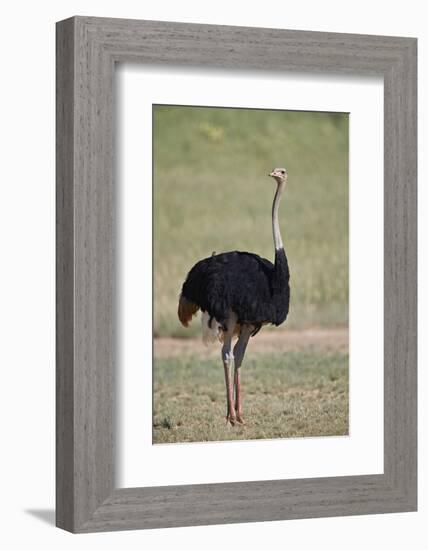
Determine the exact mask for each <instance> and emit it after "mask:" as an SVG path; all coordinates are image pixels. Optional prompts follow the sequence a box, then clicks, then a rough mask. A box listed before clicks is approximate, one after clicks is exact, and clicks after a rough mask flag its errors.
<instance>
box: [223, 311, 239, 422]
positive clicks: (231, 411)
mask: <svg viewBox="0 0 428 550" xmlns="http://www.w3.org/2000/svg"><path fill="white" fill-rule="evenodd" d="M235 325H236V317H235V316H231V317H230V318H229V320H228V322H227V332H225V333H224V343H223V347H222V349H221V357H222V359H223V366H224V378H225V381H226V397H227V415H226V423H227V422H230V423H231V425H232V426H234V425H235V423H236V412H235V404H234V401H233V380H232V377H231V370H232V364H233V352H232V338H233V331H234V329H235Z"/></svg>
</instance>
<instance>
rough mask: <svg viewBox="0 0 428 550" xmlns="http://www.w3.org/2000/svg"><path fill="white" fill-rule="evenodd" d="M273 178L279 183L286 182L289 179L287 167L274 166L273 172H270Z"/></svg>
mask: <svg viewBox="0 0 428 550" xmlns="http://www.w3.org/2000/svg"><path fill="white" fill-rule="evenodd" d="M269 176H271V177H272V178H274V179H275V180H276V182H277V183H278V184H279V183H286V181H287V170H286V169H285V168H274V169H273V170H272V172H271V173H270V174H269Z"/></svg>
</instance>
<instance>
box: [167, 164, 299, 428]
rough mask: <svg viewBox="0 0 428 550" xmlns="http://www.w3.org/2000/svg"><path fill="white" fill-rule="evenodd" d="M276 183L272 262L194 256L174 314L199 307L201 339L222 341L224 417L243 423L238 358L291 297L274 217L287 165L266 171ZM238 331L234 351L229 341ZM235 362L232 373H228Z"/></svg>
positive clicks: (188, 315)
mask: <svg viewBox="0 0 428 550" xmlns="http://www.w3.org/2000/svg"><path fill="white" fill-rule="evenodd" d="M269 176H271V177H272V178H273V179H274V180H275V181H276V183H277V188H276V193H275V198H274V200H273V204H272V232H273V242H274V246H275V263H274V264H272V263H271V262H270V261H269V260H267V259H265V258H261V257H260V256H258V255H257V254H252V253H251V252H239V251H234V252H225V253H222V254H215V253H213V255H212V256H210V257H209V258H205V259H203V260H200V261H199V262H197V263H196V264H195V265H194V266H193V267H192V269H191V270H190V271H189V273H188V275H187V278H186V280H185V281H184V284H183V287H182V290H181V294H180V299H179V303H178V318H179V319H180V322H181V323H182V325H183V326H185V327H187V326H188V325H189V321H190V320H191V319H192V317H193V315H195V314H196V312H197V311H198V309H201V311H202V337H203V340H204V342H205V343H207V342H214V341H216V340H217V339H218V340H219V341H220V342H222V344H223V346H222V349H221V357H222V361H223V366H224V375H225V381H226V395H227V414H226V423H228V422H230V424H231V425H232V426H234V425H235V424H236V423H237V422H238V423H239V424H243V423H244V420H243V417H242V396H241V364H242V361H243V359H244V354H245V350H246V348H247V344H248V341H249V339H250V336H255V335H256V334H257V333H258V332H259V330H260V329H261V327H262V326H263V325H266V324H273V325H276V326H278V325H280V324H281V323H283V322H284V321H285V319H286V317H287V314H288V306H289V301H290V287H289V279H290V273H289V269H288V262H287V257H286V255H285V251H284V246H283V244H282V239H281V233H280V228H279V222H278V207H279V202H280V199H281V195H282V192H283V191H284V188H285V186H286V183H287V171H286V169H285V168H275V169H274V170H273V171H272V172H271V173H270V174H269ZM234 336H237V337H238V341H237V342H236V344H235V346H234V348H233V351H232V341H233V338H234ZM233 364H234V378H233V380H232V378H231V374H232V373H231V371H232V365H233Z"/></svg>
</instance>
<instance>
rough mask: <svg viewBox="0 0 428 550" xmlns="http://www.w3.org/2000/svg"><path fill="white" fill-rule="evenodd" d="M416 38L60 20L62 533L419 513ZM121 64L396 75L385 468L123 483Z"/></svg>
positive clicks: (389, 129) (387, 156) (391, 101)
mask: <svg viewBox="0 0 428 550" xmlns="http://www.w3.org/2000/svg"><path fill="white" fill-rule="evenodd" d="M416 47H417V42H416V39H414V38H400V37H387V36H364V35H355V34H333V33H320V32H303V31H294V30H292V31H290V30H277V29H260V28H243V27H229V26H217V25H215V26H214V25H196V24H182V23H168V22H155V21H134V20H122V19H103V18H91V17H73V18H70V19H67V20H64V21H61V22H59V23H58V24H57V44H56V51H57V108H56V109H57V111H56V112H57V157H56V160H57V249H56V250H57V263H56V266H57V340H56V342H57V348H56V349H57V352H56V357H57V359H56V360H57V367H56V403H57V405H56V414H57V424H56V437H57V444H56V465H57V466H56V468H57V470H56V487H57V489H56V522H57V526H58V527H61V528H63V529H66V530H69V531H72V532H79V533H82V532H92V531H107V530H118V529H142V528H159V527H173V526H184V525H203V524H215V523H234V522H251V521H270V520H283V519H290V518H310V517H320V516H339V515H351V514H374V513H385V512H405V511H413V510H416V507H417V452H416V450H417V446H416V445H417V432H416V428H417V424H416V412H417V406H416V397H417V391H416V390H417V387H416V353H417V352H416V332H417V328H416V298H417V290H416V267H417V263H416V261H417V260H416V245H417V241H416V225H417V222H416V160H417V152H416V137H417V136H416V112H417V107H416V84H417V76H416V70H417V69H416V66H417V63H416V56H417V54H416ZM118 62H134V63H140V64H166V65H173V66H178V65H183V66H185V65H187V66H195V67H200V66H205V67H218V68H228V69H245V70H251V71H263V70H269V71H275V72H278V73H280V72H281V71H299V72H319V73H322V72H335V73H339V74H353V75H381V76H382V77H383V79H384V109H385V112H384V189H385V196H384V223H385V231H384V250H385V265H384V292H385V305H384V338H385V349H384V473H383V474H377V475H356V476H348V477H332V478H315V479H296V480H273V481H252V482H246V483H216V484H205V485H183V486H166V487H148V488H147V487H138V488H125V489H119V488H116V487H115V485H114V468H115V429H114V428H115V415H114V399H115V375H114V373H115V345H114V343H115V325H114V323H115V298H114V297H115V272H116V268H115V182H114V167H113V162H114V161H113V159H114V125H113V118H114V85H113V84H114V70H115V64H116V63H118ZM368 268H369V267H368ZM361 291H362V292H363V289H362V290H361ZM367 360H368V361H370V358H369V357H368V358H367ZM285 459H286V458H285ZM141 468H144V463H142V464H141Z"/></svg>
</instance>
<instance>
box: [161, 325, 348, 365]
mask: <svg viewBox="0 0 428 550" xmlns="http://www.w3.org/2000/svg"><path fill="white" fill-rule="evenodd" d="M348 339H349V335H348V329H347V328H334V329H318V328H313V329H307V330H272V331H270V330H265V331H264V332H263V331H262V332H259V334H257V335H256V336H255V337H254V338H252V339H251V340H250V343H249V344H248V350H249V351H251V353H281V352H287V351H303V350H304V351H311V350H319V351H339V352H347V351H348ZM219 346H220V344H219V343H218V344H213V345H208V346H205V345H204V344H203V343H202V340H201V339H200V338H192V339H180V338H155V340H154V355H155V357H157V358H167V357H182V356H184V355H198V356H199V357H201V358H206V359H209V358H211V357H217V356H218V353H219Z"/></svg>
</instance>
